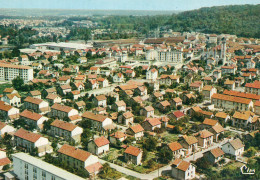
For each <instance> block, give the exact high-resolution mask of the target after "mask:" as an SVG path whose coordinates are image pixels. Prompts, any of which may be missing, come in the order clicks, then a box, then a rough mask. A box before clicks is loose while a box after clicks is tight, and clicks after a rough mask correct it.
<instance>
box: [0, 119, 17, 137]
mask: <svg viewBox="0 0 260 180" xmlns="http://www.w3.org/2000/svg"><path fill="white" fill-rule="evenodd" d="M14 131H15V129H14V128H13V127H12V126H9V125H7V124H5V123H3V122H0V139H1V138H2V137H3V136H4V135H5V133H12V132H14Z"/></svg>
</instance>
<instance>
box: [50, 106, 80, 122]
mask: <svg viewBox="0 0 260 180" xmlns="http://www.w3.org/2000/svg"><path fill="white" fill-rule="evenodd" d="M51 117H58V118H59V119H64V118H69V119H70V120H71V121H74V120H79V119H77V118H79V112H78V110H76V109H73V108H72V107H69V106H65V105H61V104H57V103H55V104H54V105H53V106H52V107H51Z"/></svg>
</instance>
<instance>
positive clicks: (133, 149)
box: [125, 146, 142, 156]
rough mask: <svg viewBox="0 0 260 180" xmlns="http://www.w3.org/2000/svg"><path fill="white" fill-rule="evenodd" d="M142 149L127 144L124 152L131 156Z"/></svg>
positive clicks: (137, 153) (136, 154)
mask: <svg viewBox="0 0 260 180" xmlns="http://www.w3.org/2000/svg"><path fill="white" fill-rule="evenodd" d="M141 152H142V151H141V150H140V149H139V148H137V147H134V146H129V147H128V148H126V150H125V153H126V154H131V155H133V156H138V155H139V154H140V153H141Z"/></svg>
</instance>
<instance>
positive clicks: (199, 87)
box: [190, 81, 203, 91]
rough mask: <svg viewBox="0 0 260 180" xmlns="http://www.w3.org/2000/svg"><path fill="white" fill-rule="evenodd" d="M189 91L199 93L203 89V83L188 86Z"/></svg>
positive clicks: (197, 82) (196, 82)
mask: <svg viewBox="0 0 260 180" xmlns="http://www.w3.org/2000/svg"><path fill="white" fill-rule="evenodd" d="M190 88H191V90H194V91H201V90H202V88H203V82H202V81H194V82H193V83H191V84H190Z"/></svg>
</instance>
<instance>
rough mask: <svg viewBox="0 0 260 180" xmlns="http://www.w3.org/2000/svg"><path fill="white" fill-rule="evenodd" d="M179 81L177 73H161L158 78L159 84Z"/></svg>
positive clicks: (170, 83)
mask: <svg viewBox="0 0 260 180" xmlns="http://www.w3.org/2000/svg"><path fill="white" fill-rule="evenodd" d="M179 82H180V77H179V76H177V75H167V74H162V75H161V77H160V79H159V83H160V84H165V85H167V86H170V85H172V84H173V83H179Z"/></svg>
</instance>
